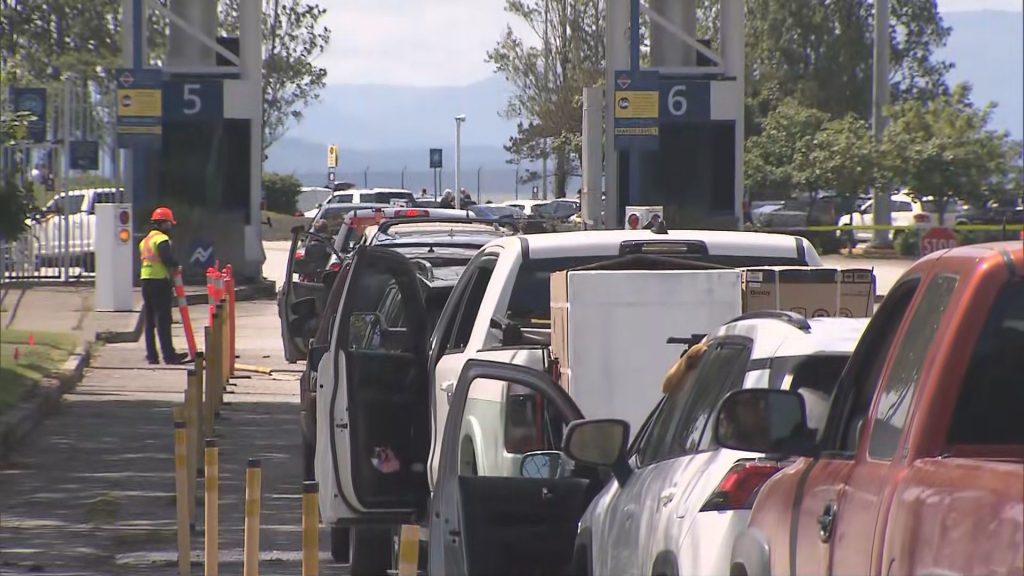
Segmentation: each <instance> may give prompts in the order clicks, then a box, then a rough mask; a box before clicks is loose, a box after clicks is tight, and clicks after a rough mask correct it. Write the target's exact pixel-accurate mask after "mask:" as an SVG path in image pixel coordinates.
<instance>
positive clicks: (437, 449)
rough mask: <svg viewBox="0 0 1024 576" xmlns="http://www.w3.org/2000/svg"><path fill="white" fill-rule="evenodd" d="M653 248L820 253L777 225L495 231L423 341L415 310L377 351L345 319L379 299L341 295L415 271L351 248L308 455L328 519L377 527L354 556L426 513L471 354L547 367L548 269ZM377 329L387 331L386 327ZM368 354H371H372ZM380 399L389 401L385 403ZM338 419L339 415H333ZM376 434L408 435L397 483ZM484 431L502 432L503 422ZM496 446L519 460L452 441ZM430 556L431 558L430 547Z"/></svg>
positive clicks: (721, 260) (517, 402)
mask: <svg viewBox="0 0 1024 576" xmlns="http://www.w3.org/2000/svg"><path fill="white" fill-rule="evenodd" d="M377 250H379V249H376V250H375V249H374V248H373V247H366V249H364V250H361V252H360V253H362V254H366V255H368V256H373V255H374V254H375V253H376V252H377ZM651 251H653V252H654V253H656V254H658V255H660V256H663V257H673V256H674V257H680V258H686V259H690V260H696V261H699V262H707V263H710V264H719V265H725V266H734V267H737V266H751V265H798V266H800V265H802V266H808V265H810V266H820V265H821V261H820V259H819V258H818V255H817V253H816V252H815V251H814V248H813V247H812V246H810V244H809V243H808V242H807V241H806V240H804V239H802V238H795V237H788V236H783V235H777V234H751V233H743V232H722V231H691V230H676V231H669V232H668V234H653V233H651V232H649V231H625V230H621V231H619V230H616V231H590V232H570V233H562V234H540V235H536V236H525V235H524V236H518V237H511V238H503V239H499V240H494V241H492V242H491V243H490V244H488V245H487V246H485V247H484V248H483V249H482V250H481V251H480V252H478V253H477V255H476V256H475V257H474V258H473V260H472V261H470V263H469V264H468V265H467V266H466V269H465V270H464V271H463V272H462V275H461V277H460V278H459V282H458V283H457V284H456V286H455V287H454V288H453V291H452V296H451V297H450V298H449V300H448V303H447V304H446V305H445V307H444V310H443V311H442V312H441V316H440V319H439V320H438V323H437V326H436V327H435V329H434V330H433V335H432V336H430V344H429V347H423V348H421V347H420V346H419V344H418V343H419V342H420V340H421V338H422V339H425V338H427V336H428V335H427V334H426V332H425V331H426V330H427V327H426V323H425V322H422V323H418V324H410V325H408V326H407V327H405V332H404V334H405V336H404V337H403V340H402V342H404V344H402V345H401V346H399V347H398V348H392V349H388V352H387V354H384V353H383V352H384V351H383V350H379V347H378V348H377V350H379V351H380V353H379V354H378V353H377V352H374V354H369V353H367V352H363V351H361V350H362V349H355V348H353V347H352V345H351V343H350V338H351V335H350V332H349V329H348V328H346V327H348V326H350V325H352V323H353V321H354V320H353V318H354V317H355V318H358V316H359V314H361V313H363V312H368V311H373V310H376V309H377V308H376V307H377V305H378V304H379V303H378V302H375V301H374V302H370V301H367V302H366V303H360V304H350V302H349V300H350V299H353V300H352V301H353V302H362V300H361V299H360V300H355V299H358V298H360V296H359V295H361V294H365V293H366V290H367V289H366V288H364V286H375V285H383V284H388V283H394V284H395V285H398V286H400V287H402V286H406V287H408V286H411V285H412V284H414V282H413V278H414V277H415V275H416V271H415V270H414V269H413V268H412V267H411V266H410V265H409V264H408V263H406V262H404V261H402V260H399V259H396V258H387V257H379V258H378V257H374V258H373V260H372V261H373V262H377V261H378V260H379V263H374V264H372V265H368V264H363V265H362V266H360V261H359V254H358V253H357V254H356V257H355V259H353V261H352V264H351V266H352V268H351V272H350V273H349V274H348V276H347V278H346V282H345V283H346V285H347V287H346V288H345V294H346V296H345V297H344V298H343V299H342V301H341V303H340V304H339V309H340V310H341V312H340V314H339V316H338V318H337V319H336V320H335V323H336V326H337V329H336V330H335V331H334V332H335V334H337V337H336V338H334V339H332V340H331V344H330V349H329V350H328V351H327V352H326V353H325V354H324V355H323V356H322V357H321V358H320V361H319V363H318V365H317V369H316V370H317V374H318V376H317V378H318V389H319V390H320V393H318V395H317V443H316V446H317V448H316V458H315V461H316V464H315V467H316V478H317V480H318V481H319V482H320V485H321V486H323V487H324V489H323V491H322V492H321V494H320V507H321V515H322V518H323V520H324V522H325V523H327V524H330V525H336V526H349V525H354V524H359V525H360V530H362V529H363V528H362V527H364V526H365V527H368V528H372V527H377V529H378V531H377V532H376V536H368V538H369V540H367V541H365V542H357V541H353V544H354V545H355V546H356V548H353V550H352V554H353V559H354V558H355V557H356V556H365V555H367V552H366V551H365V550H364V549H363V547H364V546H365V547H366V549H371V548H374V547H380V546H383V544H382V543H381V540H386V541H388V542H390V540H389V539H390V528H391V527H392V526H395V525H397V523H399V519H403V518H404V519H405V520H406V521H408V520H409V519H417V520H425V518H424V517H423V512H424V511H425V510H426V508H427V505H428V503H429V495H430V490H431V489H435V488H436V487H437V485H438V484H437V482H438V478H439V476H438V471H439V469H440V468H439V467H440V466H441V459H442V458H443V454H444V453H445V452H444V451H445V450H447V449H448V448H445V446H446V445H445V442H447V441H448V440H446V438H450V437H449V436H446V432H445V430H444V427H445V422H446V421H449V423H450V420H448V416H449V402H448V399H449V396H451V395H452V394H454V390H455V386H456V382H457V381H458V379H459V377H460V376H459V375H460V374H462V373H463V367H464V366H466V363H467V361H469V360H471V359H477V360H487V361H491V362H501V363H507V364H515V365H519V366H528V367H532V368H534V369H539V370H541V371H542V372H545V371H548V370H551V368H552V367H551V365H550V364H551V363H550V349H549V340H550V331H549V326H550V302H551V299H550V278H549V276H550V274H551V273H552V272H554V271H556V270H564V269H570V268H576V267H579V266H584V265H589V264H595V263H598V262H605V261H608V260H612V259H615V258H620V257H622V256H628V255H637V254H647V253H650V252H651ZM364 262H365V259H364ZM364 275H365V276H364ZM405 292H406V293H405V294H403V298H402V300H401V302H402V305H403V306H406V307H408V309H407V310H406V312H405V313H404V316H405V317H407V318H417V317H420V316H422V315H424V314H425V312H423V311H422V310H421V308H420V307H421V306H422V304H421V303H420V301H419V299H418V297H417V296H416V293H415V292H414V291H412V290H411V288H406V289H405ZM356 323H357V324H359V325H360V326H361V325H362V323H361V322H360V321H356ZM360 330H361V328H360ZM417 330H419V331H422V332H416V331H417ZM381 334H389V332H387V331H386V330H382V331H381ZM381 342H383V340H381ZM371 356H372V357H373V358H375V359H374V360H370V359H369V358H370V357H371ZM363 358H366V360H365V361H364V360H363ZM371 363H372V364H371ZM371 375H372V376H371ZM371 389H373V390H389V392H388V394H386V395H384V396H375V397H377V398H379V401H380V402H381V404H379V408H372V407H368V406H367V405H365V404H363V403H364V402H369V401H370V399H371V397H370V396H368V394H371V395H372V392H369V390H371ZM495 390H497V392H496V391H493V390H492V392H494V394H495V395H492V396H491V398H492V399H496V400H498V401H499V403H500V405H501V406H505V407H508V409H515V408H521V409H522V410H526V408H525V407H524V405H523V404H522V402H521V399H520V398H519V396H521V394H517V393H516V391H515V388H514V387H509V386H507V385H506V384H504V383H503V384H501V386H499V388H497V389H495ZM400 391H401V393H399V392H400ZM411 391H415V394H413V395H412V396H410V395H409V394H407V392H411ZM488 393H490V392H488ZM388 398H391V400H388ZM387 402H392V403H393V404H394V405H393V406H390V407H389V406H388V405H387ZM652 404H653V401H652ZM387 414H391V415H390V416H386V415H387ZM523 417H524V418H526V417H528V416H527V415H524V416H523ZM341 422H344V427H339V425H338V424H339V423H341ZM500 422H501V421H500V420H498V421H495V422H493V423H500ZM499 432H500V431H499ZM376 437H385V438H404V439H406V440H403V442H404V443H405V444H404V445H403V446H404V448H403V451H404V452H405V453H404V455H403V456H401V458H400V459H401V460H402V461H403V462H405V464H404V465H403V466H405V467H404V468H403V470H408V473H409V475H408V476H407V477H406V479H405V480H404V481H403V482H402V483H393V482H380V481H381V480H382V478H381V476H380V472H379V470H377V469H376V468H375V467H374V464H373V458H372V457H371V456H372V455H371V454H368V453H366V452H365V450H367V442H368V441H369V440H368V439H370V438H376ZM488 438H495V439H496V440H498V439H500V438H501V434H500V433H499V434H497V435H494V436H488ZM455 443H456V444H460V443H459V442H455ZM382 446H383V445H381V444H378V445H377V447H382ZM371 447H372V446H371ZM495 451H501V454H500V455H499V456H500V458H502V459H503V460H504V461H505V462H506V464H508V465H506V466H503V467H502V470H510V469H512V470H514V469H516V466H515V463H516V462H518V461H519V460H520V458H521V456H522V454H521V453H510V452H509V451H508V450H507V449H506V445H505V444H504V443H503V442H498V441H496V442H495V443H493V444H488V445H483V446H480V445H461V444H460V447H459V448H458V454H459V455H460V457H461V458H462V460H461V462H462V464H463V465H464V466H465V467H466V468H467V469H472V466H473V463H474V462H476V463H479V462H484V461H485V460H486V459H490V458H492V456H491V455H490V454H491V453H496V452H495ZM584 506H585V504H584ZM580 512H581V513H582V508H581V509H580ZM573 522H574V524H573V525H575V520H574V521H573ZM371 533H372V532H366V533H364V535H365V534H371ZM570 554H571V552H570ZM431 558H432V561H433V553H432V556H431Z"/></svg>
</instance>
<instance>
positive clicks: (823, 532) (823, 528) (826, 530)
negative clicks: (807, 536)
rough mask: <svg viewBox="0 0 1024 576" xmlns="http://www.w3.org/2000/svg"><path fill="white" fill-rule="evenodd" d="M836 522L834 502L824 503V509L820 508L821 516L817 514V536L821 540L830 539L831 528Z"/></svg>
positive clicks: (826, 540)
mask: <svg viewBox="0 0 1024 576" xmlns="http://www.w3.org/2000/svg"><path fill="white" fill-rule="evenodd" d="M835 523H836V503H835V502H828V503H826V504H825V509H824V510H822V512H821V516H818V538H820V539H821V541H822V542H828V541H829V540H831V539H832V530H833V528H835Z"/></svg>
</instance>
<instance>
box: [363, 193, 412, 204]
mask: <svg viewBox="0 0 1024 576" xmlns="http://www.w3.org/2000/svg"><path fill="white" fill-rule="evenodd" d="M363 198H364V201H365V202H375V203H378V204H391V201H392V200H401V201H403V202H405V205H406V206H415V205H416V197H415V196H413V195H412V192H373V193H370V194H363Z"/></svg>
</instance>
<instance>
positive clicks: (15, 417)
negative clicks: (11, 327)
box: [0, 342, 92, 462]
mask: <svg viewBox="0 0 1024 576" xmlns="http://www.w3.org/2000/svg"><path fill="white" fill-rule="evenodd" d="M91 359H92V350H91V345H90V343H88V342H86V343H83V344H81V345H79V347H78V348H77V349H76V350H75V352H74V353H73V354H72V355H71V356H70V357H69V358H68V359H67V361H65V362H64V366H63V367H61V369H60V371H59V372H56V373H55V374H52V375H50V376H47V377H45V378H43V379H42V380H40V381H39V384H38V386H37V387H36V389H35V391H34V392H33V393H32V395H31V396H30V397H29V398H28V399H26V400H22V401H21V402H19V403H18V405H17V406H15V407H14V408H12V409H11V411H10V412H8V413H7V414H4V415H2V416H0V462H2V461H4V460H7V458H8V456H10V454H11V452H13V451H14V449H15V448H17V447H18V445H19V444H20V443H21V441H22V440H24V439H25V438H26V437H27V436H28V435H29V433H31V432H32V430H34V429H35V427H36V426H38V425H39V423H40V422H42V421H43V420H44V419H45V418H46V417H47V416H49V415H50V414H52V413H54V412H55V411H57V409H58V408H59V407H60V400H61V397H62V396H64V394H66V393H68V392H70V391H71V390H73V389H74V388H75V386H77V385H78V383H79V382H81V381H82V377H83V376H84V374H85V369H86V367H87V366H89V361H90V360H91Z"/></svg>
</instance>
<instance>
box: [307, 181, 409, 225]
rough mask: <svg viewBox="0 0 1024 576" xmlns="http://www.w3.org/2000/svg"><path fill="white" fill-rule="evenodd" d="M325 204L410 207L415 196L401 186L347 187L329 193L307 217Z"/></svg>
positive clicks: (314, 214)
mask: <svg viewBox="0 0 1024 576" xmlns="http://www.w3.org/2000/svg"><path fill="white" fill-rule="evenodd" d="M326 204H386V205H388V206H393V207H398V208H412V207H415V206H416V196H415V195H413V193H412V192H410V191H408V190H403V189H401V188H369V189H360V188H349V189H345V190H339V191H336V192H334V193H332V194H331V196H330V197H329V198H327V199H326V200H324V201H323V202H322V203H320V204H317V206H316V208H314V209H313V210H309V211H307V212H306V213H305V216H306V217H307V218H313V217H315V216H316V211H317V210H319V209H320V207H321V206H323V205H326Z"/></svg>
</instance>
